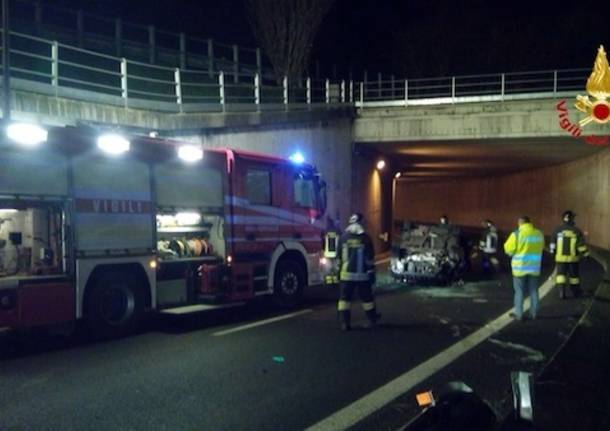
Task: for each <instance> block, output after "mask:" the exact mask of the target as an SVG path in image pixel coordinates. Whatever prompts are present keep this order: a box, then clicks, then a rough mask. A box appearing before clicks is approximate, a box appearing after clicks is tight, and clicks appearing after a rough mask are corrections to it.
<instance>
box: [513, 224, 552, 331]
mask: <svg viewBox="0 0 610 431" xmlns="http://www.w3.org/2000/svg"><path fill="white" fill-rule="evenodd" d="M543 250H544V235H543V234H542V232H541V231H540V230H538V229H536V228H535V227H534V225H533V224H532V222H531V221H530V219H529V217H527V216H521V217H519V228H518V229H516V230H514V231H513V232H512V233H511V234H510V236H509V237H508V239H507V240H506V242H505V243H504V251H505V252H506V254H508V255H509V256H510V257H511V267H512V270H513V289H514V291H515V294H514V298H513V299H514V307H515V308H514V312H513V313H512V314H513V316H514V317H515V319H517V320H522V318H523V298H524V296H525V294H526V292H527V293H529V296H530V301H531V304H530V317H531V318H532V320H533V319H536V317H537V316H538V278H539V277H540V268H541V266H542V251H543Z"/></svg>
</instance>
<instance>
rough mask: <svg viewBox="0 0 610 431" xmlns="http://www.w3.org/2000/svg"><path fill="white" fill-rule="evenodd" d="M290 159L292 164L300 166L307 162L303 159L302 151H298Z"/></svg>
mask: <svg viewBox="0 0 610 431" xmlns="http://www.w3.org/2000/svg"><path fill="white" fill-rule="evenodd" d="M288 159H289V160H290V161H291V162H292V163H295V164H297V165H300V164H301V163H303V162H305V157H303V154H301V152H300V151H297V152H296V153H294V154H293V155H292V156H290V157H288Z"/></svg>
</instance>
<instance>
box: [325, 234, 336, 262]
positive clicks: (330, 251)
mask: <svg viewBox="0 0 610 431" xmlns="http://www.w3.org/2000/svg"><path fill="white" fill-rule="evenodd" d="M338 250H339V232H336V231H334V230H330V231H328V232H326V235H324V257H326V258H328V259H335V258H336V257H337V254H338Z"/></svg>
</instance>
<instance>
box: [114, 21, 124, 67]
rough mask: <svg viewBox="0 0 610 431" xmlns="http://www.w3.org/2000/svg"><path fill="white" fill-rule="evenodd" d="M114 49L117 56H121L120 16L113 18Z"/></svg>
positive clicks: (121, 31)
mask: <svg viewBox="0 0 610 431" xmlns="http://www.w3.org/2000/svg"><path fill="white" fill-rule="evenodd" d="M114 49H115V52H116V55H117V57H122V56H123V21H122V20H121V18H115V20H114Z"/></svg>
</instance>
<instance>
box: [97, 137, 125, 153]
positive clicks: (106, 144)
mask: <svg viewBox="0 0 610 431" xmlns="http://www.w3.org/2000/svg"><path fill="white" fill-rule="evenodd" d="M97 146H98V147H99V148H100V149H101V150H102V151H104V152H106V153H108V154H114V155H119V154H123V153H126V152H127V151H129V148H130V146H131V143H130V142H129V141H128V140H127V139H125V138H124V137H123V136H121V135H117V134H116V133H108V134H105V135H101V136H100V137H99V138H97Z"/></svg>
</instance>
